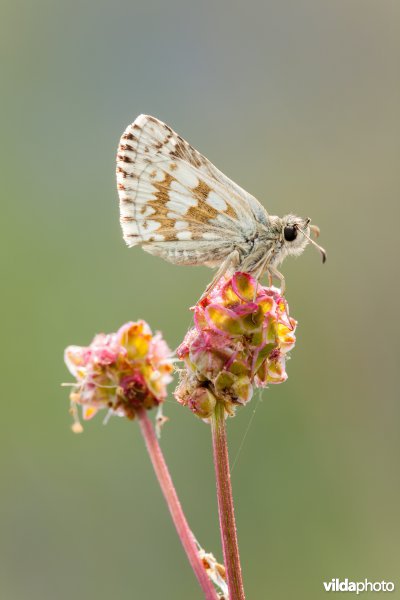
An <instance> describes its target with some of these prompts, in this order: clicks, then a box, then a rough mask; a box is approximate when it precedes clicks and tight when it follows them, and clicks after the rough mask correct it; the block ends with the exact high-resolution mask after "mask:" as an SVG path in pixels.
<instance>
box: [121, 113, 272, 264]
mask: <svg viewBox="0 0 400 600" xmlns="http://www.w3.org/2000/svg"><path fill="white" fill-rule="evenodd" d="M117 183H118V191H119V197H120V214H121V226H122V230H123V234H124V239H125V241H126V243H127V244H128V245H129V246H134V245H136V244H141V245H143V248H144V249H145V250H148V251H149V252H151V253H153V254H158V255H160V256H162V257H163V258H166V259H167V260H170V261H171V262H177V263H185V264H198V263H206V262H208V263H212V262H214V261H216V262H218V261H219V260H221V259H222V258H223V257H224V256H226V255H227V254H229V252H230V251H231V250H232V248H233V247H234V246H235V244H240V242H242V241H243V240H244V239H249V238H251V237H253V236H254V234H255V232H256V229H257V222H258V223H265V221H266V219H267V214H266V212H265V210H264V208H263V207H262V206H261V205H260V203H259V202H258V201H257V200H256V199H255V198H254V197H253V196H251V195H250V194H248V193H247V192H245V191H244V190H243V189H242V188H240V187H239V186H238V185H237V184H235V183H234V182H233V181H231V180H230V179H229V178H228V177H226V176H225V175H224V174H223V173H221V172H220V171H219V170H218V169H217V168H216V167H214V165H213V164H212V163H210V162H209V161H208V160H207V159H206V158H205V157H204V156H202V155H201V154H200V153H199V152H197V151H196V150H195V149H194V148H192V147H191V146H190V144H188V143H187V142H185V141H184V140H183V139H182V138H181V137H180V136H179V135H178V134H177V133H175V132H174V131H173V130H172V129H171V128H170V127H168V125H166V124H164V123H162V122H161V121H158V120H157V119H155V118H154V117H150V116H147V115H140V116H139V117H138V118H137V119H136V121H135V122H134V123H132V125H130V126H129V127H128V128H127V129H126V131H125V133H124V134H123V136H122V138H121V141H120V145H119V148H118V154H117Z"/></svg>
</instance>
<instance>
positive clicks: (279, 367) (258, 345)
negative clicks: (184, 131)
mask: <svg viewBox="0 0 400 600" xmlns="http://www.w3.org/2000/svg"><path fill="white" fill-rule="evenodd" d="M194 321H195V326H194V327H193V328H192V329H191V330H190V331H189V332H188V333H187V335H186V337H185V339H184V341H183V342H182V344H181V345H180V346H179V348H178V350H177V355H178V357H179V358H180V359H182V360H183V361H184V363H185V367H184V369H183V370H182V372H181V381H180V383H179V385H178V388H177V389H176V391H175V396H176V398H177V399H178V401H179V402H181V403H182V404H184V405H188V406H189V408H191V410H193V412H195V413H196V414H197V415H198V416H200V417H202V418H208V417H210V416H211V414H212V412H213V410H214V407H215V402H217V401H219V402H223V403H224V406H225V410H226V412H227V414H230V415H232V414H234V410H235V407H236V406H237V405H240V404H242V405H243V404H246V403H247V402H248V401H249V400H250V399H251V397H252V394H253V388H254V386H255V387H266V386H267V385H268V384H270V383H282V382H283V381H286V379H287V374H286V370H285V363H286V355H287V353H288V352H289V350H291V349H292V348H293V346H294V344H295V340H296V338H295V335H294V331H295V329H296V325H297V323H296V321H295V320H294V319H292V318H291V317H289V315H288V306H287V303H286V300H285V299H284V298H283V297H282V296H281V294H280V291H279V290H278V289H277V288H273V287H272V288H266V287H263V286H261V285H260V284H259V283H257V281H256V280H255V279H254V278H253V277H251V276H250V275H248V274H247V273H240V272H238V273H235V274H234V275H233V277H231V278H230V279H229V280H227V281H223V282H221V283H220V284H219V286H218V287H216V288H214V290H212V291H211V293H210V294H209V295H208V296H207V297H206V298H204V299H203V300H201V301H200V302H199V303H198V304H197V305H196V306H195V308H194Z"/></svg>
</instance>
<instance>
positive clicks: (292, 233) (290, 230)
mask: <svg viewBox="0 0 400 600" xmlns="http://www.w3.org/2000/svg"><path fill="white" fill-rule="evenodd" d="M283 236H284V238H285V240H286V241H287V242H293V240H295V239H296V238H297V227H294V226H293V225H291V226H290V227H285V229H284V230H283Z"/></svg>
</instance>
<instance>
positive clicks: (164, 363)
mask: <svg viewBox="0 0 400 600" xmlns="http://www.w3.org/2000/svg"><path fill="white" fill-rule="evenodd" d="M64 359H65V363H66V365H67V367H68V369H69V371H70V372H71V374H72V375H73V376H74V377H75V378H76V384H74V385H73V391H72V392H71V394H70V400H71V411H72V414H73V415H74V418H75V424H74V426H73V429H74V431H80V430H81V426H80V423H79V420H78V413H77V405H81V407H82V416H83V419H84V420H88V419H91V418H92V417H94V415H95V414H96V413H97V412H98V410H100V409H102V408H106V409H108V411H109V413H110V414H115V415H119V416H124V417H128V418H129V419H134V418H135V413H136V411H137V409H138V408H146V409H149V408H153V407H154V406H158V405H159V404H161V403H162V402H163V401H164V400H165V398H166V395H167V389H166V388H167V384H168V383H169V382H170V381H171V380H172V377H171V372H172V370H173V366H172V359H171V352H170V350H169V348H168V346H167V344H166V343H165V341H164V340H163V339H162V337H161V334H159V333H157V334H155V335H153V334H152V332H151V329H150V327H149V325H148V324H147V323H146V322H145V321H137V322H135V323H134V322H130V323H126V324H125V325H123V326H122V327H121V328H120V329H119V330H118V331H117V332H116V333H110V334H108V335H106V334H99V335H96V336H95V337H94V339H93V341H92V343H91V344H90V345H89V346H86V347H85V346H68V348H66V350H65V353H64Z"/></svg>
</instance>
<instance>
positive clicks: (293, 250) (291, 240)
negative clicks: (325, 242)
mask: <svg viewBox="0 0 400 600" xmlns="http://www.w3.org/2000/svg"><path fill="white" fill-rule="evenodd" d="M310 223H311V219H309V218H305V219H304V218H302V217H296V216H295V215H286V216H284V217H282V219H280V242H281V257H280V259H281V260H283V258H284V257H285V256H298V255H299V254H301V253H302V252H303V250H304V248H305V247H306V246H307V244H308V243H309V242H310V243H311V244H312V245H313V246H315V247H316V248H317V249H318V250H319V251H320V253H321V256H322V262H325V260H326V252H325V250H324V249H323V248H322V247H321V246H319V244H317V243H316V242H315V241H314V240H313V239H312V238H311V237H310V236H311V234H314V235H315V237H318V235H319V229H318V227H317V226H316V225H311V224H310Z"/></svg>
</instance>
